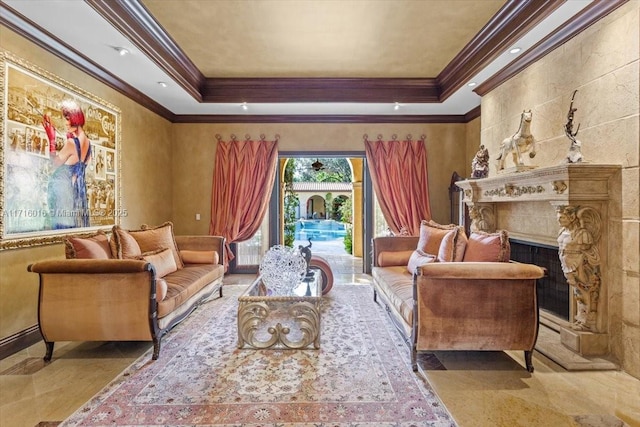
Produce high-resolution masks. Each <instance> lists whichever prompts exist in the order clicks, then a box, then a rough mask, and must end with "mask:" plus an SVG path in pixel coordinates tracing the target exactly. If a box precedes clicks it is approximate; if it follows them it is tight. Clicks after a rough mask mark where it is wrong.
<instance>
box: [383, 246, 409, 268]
mask: <svg viewBox="0 0 640 427" xmlns="http://www.w3.org/2000/svg"><path fill="white" fill-rule="evenodd" d="M413 252H414V251H413V250H408V251H382V252H380V253H379V254H378V267H390V266H393V265H407V263H408V262H409V258H411V255H412V254H413Z"/></svg>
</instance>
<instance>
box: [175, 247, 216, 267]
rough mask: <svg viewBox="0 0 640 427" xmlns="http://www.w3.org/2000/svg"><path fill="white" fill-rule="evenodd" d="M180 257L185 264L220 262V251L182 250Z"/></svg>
mask: <svg viewBox="0 0 640 427" xmlns="http://www.w3.org/2000/svg"><path fill="white" fill-rule="evenodd" d="M180 258H182V262H184V263H185V264H218V263H219V262H220V256H219V255H218V251H188V250H184V251H180Z"/></svg>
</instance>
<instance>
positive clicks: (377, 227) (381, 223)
mask: <svg viewBox="0 0 640 427" xmlns="http://www.w3.org/2000/svg"><path fill="white" fill-rule="evenodd" d="M373 217H374V218H373V226H374V230H373V237H379V236H389V235H390V234H391V231H390V230H389V225H388V224H387V221H386V220H385V219H384V215H382V210H381V209H380V204H379V203H378V198H377V197H376V196H375V194H374V196H373Z"/></svg>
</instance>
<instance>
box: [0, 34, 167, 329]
mask: <svg viewBox="0 0 640 427" xmlns="http://www.w3.org/2000/svg"><path fill="white" fill-rule="evenodd" d="M0 49H2V50H6V51H9V52H11V53H12V54H13V55H15V56H17V57H19V58H22V59H24V60H26V61H28V62H30V63H32V64H34V65H36V66H38V67H40V68H43V69H45V70H48V71H50V72H52V73H54V74H56V75H57V76H58V77H61V78H62V79H64V80H66V81H69V82H71V83H73V84H74V85H76V86H79V87H81V88H83V89H85V90H86V91H88V92H90V93H91V94H93V95H95V96H97V97H99V98H102V99H104V100H106V101H108V102H109V103H111V104H113V105H115V106H117V107H119V108H120V110H121V119H122V140H121V142H122V144H121V147H120V149H121V152H120V154H121V162H122V173H121V176H120V179H121V190H122V194H121V205H120V207H121V208H123V209H126V210H127V212H128V216H127V217H123V218H122V220H121V225H122V226H123V227H125V228H138V227H139V226H140V224H142V223H148V224H159V223H162V222H164V221H167V220H170V219H171V218H172V206H171V198H172V187H171V181H172V180H171V167H172V163H171V156H172V152H171V148H172V146H171V143H170V138H171V123H169V122H167V121H166V120H164V119H163V118H161V117H159V116H157V115H156V114H154V113H152V112H150V111H149V110H147V109H146V108H144V107H142V106H140V105H138V104H137V103H134V102H133V101H131V100H130V99H128V98H127V97H125V96H123V95H121V94H120V93H118V92H116V91H114V90H113V89H111V88H109V87H107V86H105V85H103V84H102V83H100V82H98V81H96V80H95V79H93V78H92V77H90V76H88V75H86V74H84V73H82V72H81V71H79V70H78V69H76V68H74V67H72V66H70V65H68V64H67V63H65V62H64V61H61V60H60V59H58V58H57V57H55V56H54V55H51V54H49V53H47V52H46V51H44V50H42V49H40V48H38V47H37V46H35V45H34V44H32V43H30V42H29V41H27V40H26V39H24V38H22V37H21V36H19V35H17V34H15V33H13V32H12V31H10V30H8V29H7V28H6V27H2V26H0ZM58 257H59V258H63V257H64V247H63V245H61V244H56V245H49V246H38V247H33V248H26V249H15V250H5V251H0V269H1V274H0V339H2V338H6V337H8V336H11V335H13V334H15V333H18V332H20V331H23V330H24V329H26V328H29V327H31V326H33V325H35V324H36V323H37V313H36V309H37V302H38V277H37V275H35V274H33V273H28V272H27V265H29V264H30V263H33V262H35V261H39V260H42V259H46V258H58Z"/></svg>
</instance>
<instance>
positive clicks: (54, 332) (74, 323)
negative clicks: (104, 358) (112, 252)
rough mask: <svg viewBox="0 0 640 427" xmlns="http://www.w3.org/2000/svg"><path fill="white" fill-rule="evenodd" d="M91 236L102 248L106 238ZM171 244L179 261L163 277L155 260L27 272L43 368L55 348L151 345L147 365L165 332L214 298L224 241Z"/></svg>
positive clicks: (40, 265) (179, 239)
mask: <svg viewBox="0 0 640 427" xmlns="http://www.w3.org/2000/svg"><path fill="white" fill-rule="evenodd" d="M98 237H100V238H102V239H103V240H101V241H100V244H102V245H109V243H108V241H107V243H105V239H106V236H104V237H102V236H98ZM171 239H172V240H173V241H174V242H175V248H176V250H177V251H178V252H177V253H179V254H181V255H180V256H181V258H180V261H181V267H180V268H179V269H176V270H175V271H171V272H169V273H166V271H165V272H164V273H160V274H159V271H160V270H165V268H164V267H163V266H162V265H161V262H159V261H158V262H156V261H157V259H156V258H153V256H155V255H151V256H150V257H142V258H140V259H135V258H134V259H114V258H111V259H57V260H46V261H41V262H37V263H34V264H31V265H29V267H28V270H29V271H31V272H34V273H37V274H39V276H40V291H39V300H38V322H39V327H40V332H41V333H42V337H43V339H44V341H45V344H46V348H47V350H46V355H45V357H44V359H45V361H49V360H51V357H52V355H53V347H54V343H55V342H56V341H153V347H154V350H153V356H152V357H153V359H154V360H155V359H157V358H158V357H159V354H160V342H161V339H162V337H163V336H164V335H165V334H167V332H169V330H171V329H172V328H173V327H174V326H176V325H177V324H178V323H179V322H181V321H182V320H184V319H185V318H186V317H187V316H188V315H189V314H190V313H191V312H193V310H195V309H196V308H197V307H198V306H199V305H200V304H202V303H203V302H205V301H206V300H207V299H208V298H210V297H211V296H212V295H213V294H214V293H216V292H217V293H218V294H219V296H220V297H222V279H223V276H224V266H223V259H224V250H225V239H224V238H223V237H219V236H175V237H173V235H171ZM111 240H113V237H112V239H111ZM106 247H107V248H108V246H106ZM187 254H189V257H187V256H186V255H187ZM203 254H205V255H207V260H203V256H202V255H203ZM209 255H215V257H214V256H209ZM183 259H184V262H182V260H183ZM165 273H166V274H165ZM161 275H164V276H163V277H162V278H161V277H160V276H161Z"/></svg>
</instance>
